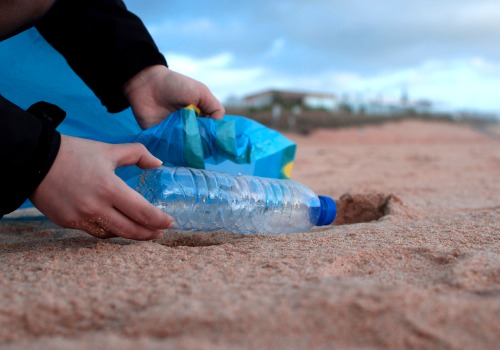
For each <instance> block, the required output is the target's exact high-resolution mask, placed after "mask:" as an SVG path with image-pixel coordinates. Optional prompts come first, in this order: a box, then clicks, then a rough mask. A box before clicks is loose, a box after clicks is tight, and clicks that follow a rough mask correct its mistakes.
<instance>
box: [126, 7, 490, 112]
mask: <svg viewBox="0 0 500 350" xmlns="http://www.w3.org/2000/svg"><path fill="white" fill-rule="evenodd" d="M125 4H126V5H127V7H128V9H129V10H130V11H132V12H134V13H135V14H136V15H138V16H139V17H140V18H141V19H142V20H143V22H144V23H145V25H146V27H147V28H148V30H149V31H150V33H151V35H152V36H153V38H154V40H155V42H156V44H157V45H158V47H159V49H160V51H161V52H162V53H163V54H164V55H165V57H166V58H167V62H168V64H169V67H170V68H171V69H172V70H175V71H177V72H179V73H182V74H185V75H188V76H190V77H192V78H194V79H197V80H199V81H201V82H203V83H205V84H206V85H207V86H208V87H209V88H210V89H211V90H212V92H213V93H214V94H215V95H216V96H217V97H218V98H219V99H220V100H221V101H223V102H224V101H226V100H227V99H228V98H229V97H231V96H234V97H243V96H245V95H248V94H252V93H256V92H260V91H263V90H267V89H286V90H293V91H306V92H322V93H333V94H336V95H337V96H339V97H342V98H350V99H365V100H367V99H373V98H377V99H382V100H385V101H391V100H397V99H399V98H400V97H401V95H402V93H404V92H406V94H407V95H408V97H409V98H410V100H420V99H425V100H430V101H432V102H433V103H434V105H435V107H436V108H437V109H445V110H467V111H477V112H492V113H497V114H499V115H500V40H499V38H500V20H499V18H500V1H498V0H379V1H373V0H344V1H336V0H307V1H306V0H289V1H285V0H267V1H264V0H252V1H247V0H240V1H228V0H216V1H208V0H206V1H203V0H192V1H187V0H147V1H144V0H125Z"/></svg>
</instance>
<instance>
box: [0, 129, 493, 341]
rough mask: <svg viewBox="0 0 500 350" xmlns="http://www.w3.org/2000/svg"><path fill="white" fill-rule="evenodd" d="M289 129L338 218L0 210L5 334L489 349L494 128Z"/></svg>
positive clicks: (0, 301)
mask: <svg viewBox="0 0 500 350" xmlns="http://www.w3.org/2000/svg"><path fill="white" fill-rule="evenodd" d="M287 136H289V137H290V138H292V139H294V140H295V141H296V142H297V144H298V153H297V157H296V162H295V167H294V178H295V179H296V180H298V181H301V182H303V183H304V184H306V185H308V186H309V187H311V188H312V189H314V190H315V191H316V192H317V193H319V194H324V195H330V196H333V197H334V198H336V199H337V200H338V203H339V211H340V212H339V217H338V221H337V222H336V223H337V225H335V226H327V227H322V228H315V229H313V230H312V231H311V232H308V233H301V234H295V235H288V236H285V235H277V236H276V235H269V236H264V235H254V236H242V235H235V234H232V233H229V232H222V231H220V232H213V233H203V232H202V233H183V232H179V231H171V232H168V233H166V234H165V236H164V237H163V238H162V239H160V240H158V241H154V242H135V241H128V240H124V239H119V238H113V239H110V240H98V239H95V238H93V237H91V236H89V235H87V234H85V233H84V232H81V231H76V230H68V229H61V228H60V227H57V226H56V225H54V224H52V223H51V222H50V221H48V220H46V219H44V218H41V217H31V218H25V219H23V220H19V219H13V218H10V219H8V220H2V221H0V259H1V263H0V284H1V297H0V345H1V347H2V348H5V349H17V348H26V349H43V348H46V349H69V348H71V349H89V348H106V349H139V348H140V349H331V348H340V349H402V348H415V349H498V348H499V347H500V215H499V214H500V181H499V179H500V129H499V128H498V127H497V128H493V129H489V131H488V132H485V130H475V129H472V128H470V127H468V126H465V125H457V124H448V123H441V122H417V121H406V122H399V123H389V124H386V125H383V126H379V127H364V128H362V129H359V128H353V129H342V130H317V131H315V132H313V133H312V134H311V135H308V136H299V135H295V134H289V135H287Z"/></svg>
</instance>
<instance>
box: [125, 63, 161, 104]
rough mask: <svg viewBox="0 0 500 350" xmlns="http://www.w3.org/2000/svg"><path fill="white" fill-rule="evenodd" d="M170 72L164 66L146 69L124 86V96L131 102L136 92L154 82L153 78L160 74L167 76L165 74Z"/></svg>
mask: <svg viewBox="0 0 500 350" xmlns="http://www.w3.org/2000/svg"><path fill="white" fill-rule="evenodd" d="M168 71H169V69H168V68H167V67H166V66H164V65H154V66H149V67H146V68H144V69H143V70H141V71H140V72H139V73H137V74H136V75H134V76H133V77H132V78H130V79H129V80H128V81H127V82H126V83H125V84H124V85H123V94H124V95H125V97H126V98H127V100H129V102H130V100H131V96H132V95H133V94H134V92H136V91H140V90H142V89H143V88H145V87H147V86H148V85H149V84H151V83H152V82H153V81H154V80H153V78H154V77H155V76H158V75H159V74H165V72H168Z"/></svg>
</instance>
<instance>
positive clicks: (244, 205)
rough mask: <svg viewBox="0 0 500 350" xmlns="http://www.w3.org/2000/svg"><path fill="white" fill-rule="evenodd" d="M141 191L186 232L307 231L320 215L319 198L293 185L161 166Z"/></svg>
mask: <svg viewBox="0 0 500 350" xmlns="http://www.w3.org/2000/svg"><path fill="white" fill-rule="evenodd" d="M137 191H138V192H139V193H141V194H142V195H143V196H144V197H145V198H146V199H147V200H148V201H149V202H151V203H152V204H154V205H155V206H156V207H158V208H160V209H161V210H163V211H164V212H166V213H167V214H169V215H170V216H172V217H173V218H174V220H175V228H176V229H180V230H199V231H213V230H219V229H224V230H228V231H232V232H235V233H263V234H264V233H268V234H282V233H293V232H303V231H307V230H308V229H310V228H311V227H312V226H314V225H315V223H316V221H317V220H318V217H319V214H320V201H319V199H318V196H316V194H315V193H314V192H313V191H311V190H310V189H309V188H307V187H306V186H304V185H302V184H301V183H299V182H296V181H292V180H278V179H269V178H263V177H256V176H245V175H240V176H232V175H229V174H224V173H219V172H215V171H209V170H200V169H192V168H183V167H175V168H170V167H161V168H157V169H149V170H146V171H144V172H143V173H142V175H141V177H140V179H139V182H138V185H137Z"/></svg>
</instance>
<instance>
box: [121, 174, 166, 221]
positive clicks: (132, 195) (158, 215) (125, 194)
mask: <svg viewBox="0 0 500 350" xmlns="http://www.w3.org/2000/svg"><path fill="white" fill-rule="evenodd" d="M113 206H114V207H115V208H116V209H117V210H119V211H120V212H121V213H123V214H124V215H125V216H127V217H129V218H130V219H131V220H132V221H134V222H135V223H137V224H139V225H142V226H144V227H149V228H152V229H158V230H165V229H168V228H172V227H173V224H174V219H173V218H172V217H171V216H170V215H168V214H166V213H164V212H163V211H161V210H160V209H158V208H156V207H155V206H154V205H153V204H151V203H149V202H148V201H147V200H146V199H145V198H144V197H143V196H141V195H140V194H139V193H137V192H136V191H134V190H133V189H131V188H130V187H128V186H127V184H125V183H124V182H122V181H121V180H120V183H119V184H118V186H117V188H116V190H115V191H114V196H113Z"/></svg>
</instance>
